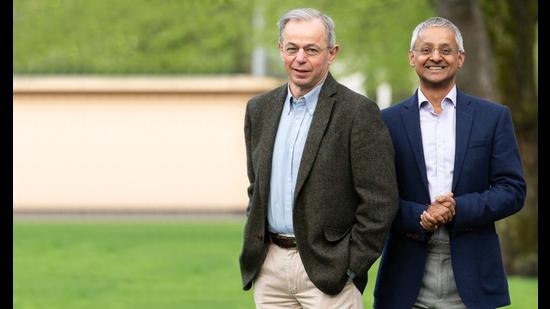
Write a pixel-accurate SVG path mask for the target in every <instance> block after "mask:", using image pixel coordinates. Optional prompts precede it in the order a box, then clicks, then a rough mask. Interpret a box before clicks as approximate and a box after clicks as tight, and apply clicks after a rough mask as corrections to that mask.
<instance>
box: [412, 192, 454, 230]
mask: <svg viewBox="0 0 550 309" xmlns="http://www.w3.org/2000/svg"><path fill="white" fill-rule="evenodd" d="M427 206H428V208H427V209H426V210H424V212H422V214H421V215H420V225H421V226H422V228H423V229H424V230H426V231H429V232H431V231H435V230H436V229H437V228H438V227H439V225H441V224H445V223H447V222H450V221H451V220H453V217H454V216H455V206H456V201H455V199H454V198H453V193H452V192H448V193H445V194H443V195H440V196H438V197H436V199H435V201H433V202H432V203H431V204H430V205H427Z"/></svg>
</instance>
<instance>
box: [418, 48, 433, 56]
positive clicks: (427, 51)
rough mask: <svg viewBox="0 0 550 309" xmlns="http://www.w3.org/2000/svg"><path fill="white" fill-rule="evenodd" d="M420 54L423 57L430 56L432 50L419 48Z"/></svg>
mask: <svg viewBox="0 0 550 309" xmlns="http://www.w3.org/2000/svg"><path fill="white" fill-rule="evenodd" d="M420 53H421V54H423V55H428V54H431V53H432V48H431V47H421V48H420Z"/></svg>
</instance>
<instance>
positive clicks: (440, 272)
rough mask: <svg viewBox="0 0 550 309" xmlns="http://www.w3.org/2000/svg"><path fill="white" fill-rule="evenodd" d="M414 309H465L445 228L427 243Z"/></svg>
mask: <svg viewBox="0 0 550 309" xmlns="http://www.w3.org/2000/svg"><path fill="white" fill-rule="evenodd" d="M413 308H414V309H467V307H466V306H465V305H464V303H463V302H462V299H461V298H460V295H459V294H458V290H457V288H456V283H455V277H454V274H453V267H452V265H451V248H450V246H449V234H448V231H447V229H446V227H444V226H442V227H441V228H440V229H439V230H437V231H436V232H435V233H434V235H433V236H432V239H430V241H429V242H428V254H427V256H426V269H425V270H424V278H423V279H422V287H421V288H420V293H419V294H418V298H417V299H416V303H415V304H414V306H413Z"/></svg>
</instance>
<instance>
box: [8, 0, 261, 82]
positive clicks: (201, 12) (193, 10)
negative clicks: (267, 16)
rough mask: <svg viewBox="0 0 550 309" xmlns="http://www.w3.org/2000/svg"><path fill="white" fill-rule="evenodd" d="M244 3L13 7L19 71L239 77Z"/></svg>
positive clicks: (246, 20) (54, 2)
mask: <svg viewBox="0 0 550 309" xmlns="http://www.w3.org/2000/svg"><path fill="white" fill-rule="evenodd" d="M251 14H252V11H251V6H250V1H246V0H226V1H224V0H206V1H199V0H195V1H155V2H151V1H146V0H134V1H123V0H117V1H106V0H97V1H71V0H47V1H44V0H16V1H14V31H13V35H14V38H13V42H14V45H13V53H14V63H13V66H14V67H13V70H14V73H16V74H21V73H23V74H24V73H56V74H59V73H85V74H102V73H109V74H117V73H123V74H139V73H149V74H150V73H153V74H154V73H163V74H173V73H195V74H196V73H242V72H247V71H248V70H249V63H248V58H249V55H250V50H251V46H250V40H248V38H247V35H246V34H247V33H248V32H249V29H248V28H249V24H250V20H251V16H252V15H251Z"/></svg>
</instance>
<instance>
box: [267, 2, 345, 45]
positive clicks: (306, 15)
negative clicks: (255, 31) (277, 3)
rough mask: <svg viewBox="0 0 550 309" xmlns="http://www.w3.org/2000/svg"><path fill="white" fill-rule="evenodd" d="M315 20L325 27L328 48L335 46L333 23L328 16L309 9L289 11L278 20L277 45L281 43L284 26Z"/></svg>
mask: <svg viewBox="0 0 550 309" xmlns="http://www.w3.org/2000/svg"><path fill="white" fill-rule="evenodd" d="M316 18H318V19H320V20H321V22H322V23H323V25H324V26H325V32H326V33H327V44H328V48H332V47H334V46H335V45H336V31H335V26H334V21H333V20H332V18H330V17H329V16H327V15H325V14H323V13H321V12H319V11H317V10H316V9H311V8H300V9H293V10H290V11H288V12H287V13H286V14H285V15H283V17H281V19H279V21H278V22H277V26H279V43H283V30H284V29H285V26H286V24H287V23H288V22H289V21H291V20H312V19H316Z"/></svg>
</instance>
